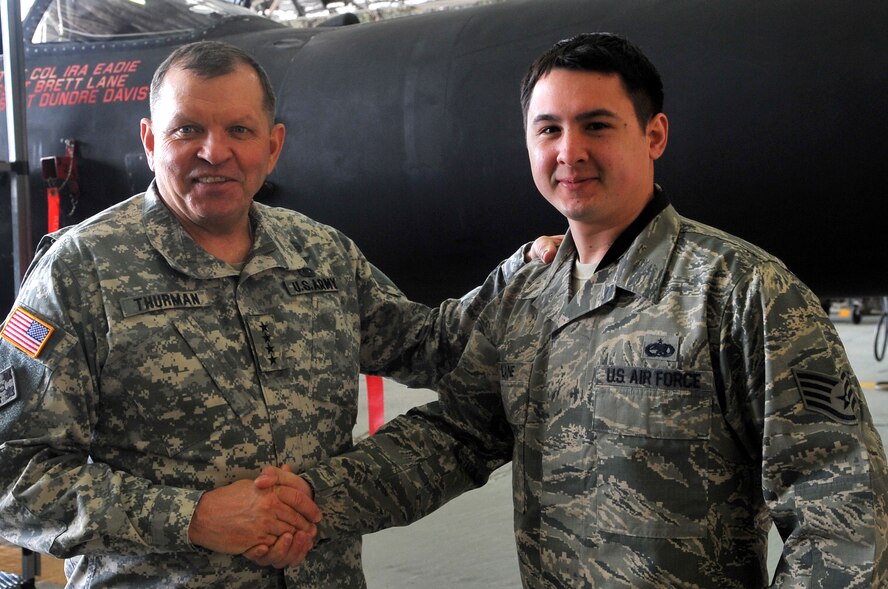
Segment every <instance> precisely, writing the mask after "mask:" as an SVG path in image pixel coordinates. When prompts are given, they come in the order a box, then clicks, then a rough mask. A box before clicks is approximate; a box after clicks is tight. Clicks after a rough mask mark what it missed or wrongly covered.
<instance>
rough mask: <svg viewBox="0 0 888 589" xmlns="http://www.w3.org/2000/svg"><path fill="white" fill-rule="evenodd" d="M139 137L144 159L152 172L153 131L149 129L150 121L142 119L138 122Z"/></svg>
mask: <svg viewBox="0 0 888 589" xmlns="http://www.w3.org/2000/svg"><path fill="white" fill-rule="evenodd" d="M139 136H140V137H141V138H142V147H144V148H145V158H146V159H147V160H148V167H149V168H151V171H152V172H153V171H154V130H153V129H152V128H151V119H142V120H141V121H140V122H139Z"/></svg>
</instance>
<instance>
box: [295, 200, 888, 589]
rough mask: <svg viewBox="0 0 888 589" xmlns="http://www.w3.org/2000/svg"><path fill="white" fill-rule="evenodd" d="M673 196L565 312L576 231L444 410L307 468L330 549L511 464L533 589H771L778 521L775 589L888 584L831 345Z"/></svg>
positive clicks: (873, 437) (753, 251)
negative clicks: (682, 212)
mask: <svg viewBox="0 0 888 589" xmlns="http://www.w3.org/2000/svg"><path fill="white" fill-rule="evenodd" d="M663 198H665V197H663V196H662V195H659V196H658V197H655V199H654V201H652V203H651V205H649V207H648V209H650V208H651V207H652V206H654V205H655V203H656V202H657V201H659V202H661V203H662V204H661V206H660V209H659V210H655V211H654V212H653V213H652V214H649V216H648V217H649V218H648V219H647V221H649V222H646V223H644V224H643V226H641V227H639V228H637V229H636V232H635V234H634V235H632V234H631V232H630V236H629V238H630V239H629V243H628V244H626V248H625V250H624V251H623V252H622V255H621V256H619V257H618V259H616V260H614V261H613V263H611V264H606V265H603V266H601V267H600V268H599V270H598V271H597V272H596V274H595V275H594V276H593V277H592V278H591V279H590V280H589V281H588V283H587V284H585V285H584V286H583V287H582V288H581V289H580V290H579V292H577V293H576V294H575V295H573V296H571V291H570V280H571V267H572V264H573V260H574V258H575V255H576V252H575V248H574V245H573V242H572V240H571V239H570V235H569V234H568V236H567V238H566V239H565V242H564V244H563V245H562V246H561V248H560V249H559V252H558V255H557V257H556V259H555V261H554V263H553V264H552V265H551V267H545V266H542V265H538V264H534V265H531V266H528V267H525V268H524V270H523V271H521V272H520V273H519V274H518V276H517V277H516V278H515V280H514V281H513V282H512V283H510V284H509V286H507V287H506V289H505V290H504V292H503V293H502V294H501V296H500V297H499V298H498V299H496V300H495V301H494V302H493V303H491V304H490V305H489V306H488V307H487V308H486V309H485V311H484V312H483V313H482V315H481V317H480V319H479V320H478V322H477V324H476V328H475V331H474V332H473V334H472V336H471V338H470V340H469V344H468V345H467V347H466V351H465V353H464V355H463V357H462V359H461V360H460V363H459V366H458V368H457V369H456V370H455V372H454V373H453V374H451V375H449V376H448V377H447V378H445V379H444V380H443V381H442V384H441V387H440V391H441V399H440V403H435V404H431V405H429V406H427V407H426V408H424V409H423V410H421V411H418V412H414V413H412V414H410V415H408V416H406V417H401V418H398V419H397V420H395V421H394V422H392V423H390V424H389V426H388V427H386V428H383V429H382V430H380V432H379V433H377V435H376V436H374V437H373V438H370V439H368V440H365V441H364V442H362V443H361V444H359V445H358V449H357V450H356V451H354V452H350V453H347V454H346V455H343V456H341V457H339V458H336V459H334V460H332V461H331V462H330V463H329V464H326V465H322V466H321V467H318V468H316V469H312V470H311V471H309V473H307V475H306V476H307V477H308V479H309V480H310V482H311V484H312V485H313V487H314V489H315V491H316V499H317V501H318V503H319V505H320V507H321V509H322V510H323V511H324V512H325V514H326V515H325V521H324V522H323V524H322V525H323V526H324V528H323V533H324V535H325V536H327V537H331V538H335V537H340V536H341V535H344V534H347V533H349V532H352V531H355V530H356V529H357V531H362V532H366V531H371V530H372V529H375V528H378V527H383V526H388V525H399V524H404V523H407V522H409V521H412V520H414V519H417V518H418V517H420V516H422V515H423V514H425V513H426V512H428V511H430V510H431V509H433V508H434V507H436V506H437V505H439V504H440V503H442V502H444V501H445V500H446V499H447V498H448V497H449V496H450V495H452V492H453V490H454V489H453V488H451V489H447V488H446V486H447V485H448V484H450V480H449V479H448V478H447V477H448V476H452V472H463V473H465V475H466V477H470V478H474V479H475V480H476V482H477V483H478V484H481V483H483V482H484V480H485V477H486V475H487V474H488V473H489V472H491V470H492V469H493V468H496V467H498V466H499V465H500V464H502V463H504V462H505V461H507V460H509V459H511V460H512V463H513V471H512V472H513V490H514V492H513V497H514V508H515V512H514V520H515V534H516V541H517V546H518V553H519V554H518V556H519V562H520V567H521V575H522V579H523V583H524V586H525V587H526V588H532V589H543V588H546V589H551V588H563V589H568V588H570V589H577V588H592V587H596V588H602V587H607V588H613V587H620V588H631V589H654V588H657V589H675V588H687V589H691V588H694V589H700V588H711V589H732V588H733V589H749V588H753V587H765V586H767V585H768V584H769V582H770V580H769V579H768V578H767V575H766V543H767V534H768V531H769V528H770V527H771V523H772V522H774V523H776V525H777V527H778V529H779V531H780V534H781V535H782V537H783V538H784V539H785V541H786V543H785V548H784V550H783V554H782V558H781V561H780V564H779V567H778V572H777V575H776V578H775V580H774V586H776V587H806V588H807V587H818V588H833V589H848V588H851V587H856V588H863V587H867V588H869V587H885V586H886V584H885V583H886V582H888V577H886V568H888V560H886V537H888V535H886V531H888V530H886V500H888V484H886V483H888V473H886V464H885V455H884V451H883V449H882V446H881V441H880V439H879V436H878V433H877V432H876V430H875V428H874V426H873V423H872V419H871V417H870V414H869V412H868V410H867V408H866V403H865V401H864V398H863V396H862V394H861V390H860V385H859V383H858V381H857V379H856V377H855V376H854V375H853V373H852V371H851V367H850V365H849V363H848V360H847V358H846V355H845V352H844V350H843V347H842V344H841V342H840V341H839V338H838V336H837V334H836V332H835V330H834V328H833V326H832V325H831V323H830V322H829V320H828V318H827V317H826V316H825V314H824V313H823V311H822V309H821V307H820V304H819V302H818V300H817V299H816V298H815V297H814V296H813V295H812V293H811V292H810V291H809V290H808V289H807V288H806V287H805V286H804V285H803V284H802V283H801V282H800V281H799V280H798V279H797V278H796V277H794V276H793V275H792V274H791V273H790V272H789V271H788V270H787V269H786V268H785V267H784V266H783V265H782V264H781V263H780V262H779V261H778V260H776V259H775V258H773V257H772V256H770V255H768V254H767V253H765V252H763V251H762V250H760V249H758V248H756V247H754V246H751V245H750V244H748V243H746V242H743V241H742V240H739V239H737V238H735V237H732V236H730V235H727V234H725V233H722V232H720V231H717V230H714V229H712V228H710V227H706V226H703V225H701V224H699V223H696V222H693V221H690V220H687V219H685V218H682V217H680V216H679V215H678V214H676V212H675V210H674V209H673V208H672V207H671V205H668V201H665V202H663V201H662V199H663ZM627 231H628V230H627ZM618 241H619V240H618ZM612 249H613V248H612ZM393 448H395V449H396V450H393ZM438 454H446V455H449V456H451V459H450V461H449V463H448V464H446V468H445V469H444V470H439V467H440V466H441V463H440V461H438V462H434V461H430V460H428V457H432V456H435V455H438ZM370 480H372V481H373V484H368V482H369V481H370ZM454 484H456V483H454Z"/></svg>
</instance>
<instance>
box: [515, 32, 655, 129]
mask: <svg viewBox="0 0 888 589" xmlns="http://www.w3.org/2000/svg"><path fill="white" fill-rule="evenodd" d="M559 68H560V69H566V70H578V71H590V72H601V73H605V74H617V75H618V76H620V80H621V81H622V83H623V87H624V88H625V89H626V93H627V94H628V95H629V99H630V100H631V101H632V105H633V106H634V107H635V116H636V117H637V118H638V122H639V124H640V125H641V128H642V129H644V128H646V127H647V123H648V121H650V119H651V117H652V116H654V115H655V114H658V113H660V112H662V111H663V82H662V80H661V79H660V73H659V72H658V71H657V68H655V67H654V64H653V63H651V62H650V60H649V59H648V58H647V57H646V56H645V55H644V53H642V51H641V49H639V48H638V47H637V46H635V45H633V44H632V43H630V42H629V41H628V40H627V39H625V38H624V37H621V36H619V35H614V34H611V33H583V34H580V35H576V36H574V37H571V38H569V39H564V40H562V41H558V42H557V43H555V45H553V46H552V48H551V49H549V50H548V51H546V52H545V53H544V54H542V55H541V56H540V57H538V58H537V60H536V61H534V62H533V64H532V65H531V66H530V69H528V70H527V73H526V74H525V75H524V79H523V80H522V81H521V110H522V112H523V113H524V122H525V124H527V109H528V106H529V104H530V95H531V94H532V93H533V89H534V87H535V86H536V84H537V82H539V81H540V78H542V77H544V76H546V75H547V74H548V73H549V72H551V71H552V70H553V69H559Z"/></svg>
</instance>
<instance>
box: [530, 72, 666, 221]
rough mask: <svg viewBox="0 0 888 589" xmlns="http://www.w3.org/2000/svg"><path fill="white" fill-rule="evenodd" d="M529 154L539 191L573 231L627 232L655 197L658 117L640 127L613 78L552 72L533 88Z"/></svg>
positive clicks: (660, 142)
mask: <svg viewBox="0 0 888 589" xmlns="http://www.w3.org/2000/svg"><path fill="white" fill-rule="evenodd" d="M527 111H528V112H527V121H526V123H527V131H526V141H527V152H528V155H529V156H530V165H531V169H532V172H533V179H534V182H535V183H536V186H537V189H539V191H540V193H542V195H543V196H544V197H545V198H546V200H548V201H549V202H550V203H551V204H552V205H553V206H554V207H555V208H557V209H558V210H559V211H561V213H562V214H563V215H564V216H565V217H567V219H568V221H569V224H570V226H571V228H572V229H574V228H577V229H581V230H584V231H589V230H591V231H601V230H607V229H613V228H620V229H622V228H625V227H626V226H628V225H629V223H631V222H632V220H633V219H635V217H636V216H638V214H639V213H640V212H641V210H642V209H643V208H644V206H645V205H646V204H647V202H648V200H650V198H651V196H652V195H653V190H654V161H655V160H656V159H657V158H659V157H660V155H662V153H663V151H664V150H665V148H666V137H667V121H666V117H665V115H663V114H662V113H659V114H656V115H654V116H653V117H651V119H650V121H649V122H648V124H647V126H646V128H642V127H641V126H640V124H639V121H638V118H637V116H636V112H635V108H634V106H633V104H632V101H631V100H630V98H629V95H628V94H627V93H626V90H625V88H624V86H623V84H622V82H621V80H620V77H619V76H618V75H617V74H604V73H599V72H594V71H577V70H567V69H559V68H556V69H553V70H552V71H550V72H549V73H548V74H546V75H545V76H543V77H542V78H540V79H539V81H538V82H537V83H536V85H535V86H534V88H533V93H532V94H531V97H530V101H529V103H528V109H527Z"/></svg>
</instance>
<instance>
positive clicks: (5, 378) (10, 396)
mask: <svg viewBox="0 0 888 589" xmlns="http://www.w3.org/2000/svg"><path fill="white" fill-rule="evenodd" d="M16 397H18V394H17V393H16V392H15V374H13V372H12V366H10V367H8V368H4V369H3V370H2V371H0V407H3V406H4V405H8V404H9V403H12V402H13V401H15V399H16Z"/></svg>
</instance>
